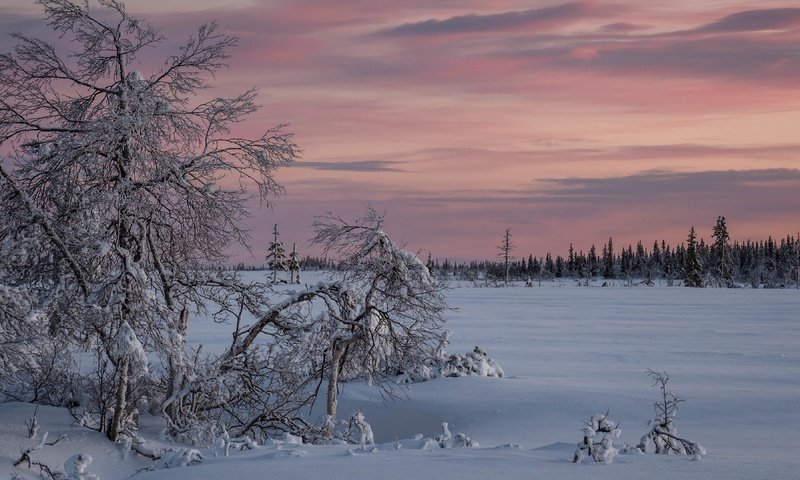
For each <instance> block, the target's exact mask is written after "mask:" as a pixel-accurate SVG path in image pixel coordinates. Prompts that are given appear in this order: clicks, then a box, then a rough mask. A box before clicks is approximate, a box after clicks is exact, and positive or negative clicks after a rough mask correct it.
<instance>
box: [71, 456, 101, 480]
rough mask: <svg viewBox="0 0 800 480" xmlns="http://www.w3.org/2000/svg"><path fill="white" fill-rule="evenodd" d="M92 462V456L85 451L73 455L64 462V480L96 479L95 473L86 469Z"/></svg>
mask: <svg viewBox="0 0 800 480" xmlns="http://www.w3.org/2000/svg"><path fill="white" fill-rule="evenodd" d="M91 463H92V456H91V455H87V454H85V453H79V454H77V455H73V456H71V457H69V458H68V459H67V461H66V462H64V474H65V475H66V480H97V475H94V474H91V473H88V472H87V471H86V470H87V469H88V468H89V464H91Z"/></svg>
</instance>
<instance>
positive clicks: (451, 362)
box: [397, 346, 505, 383]
mask: <svg viewBox="0 0 800 480" xmlns="http://www.w3.org/2000/svg"><path fill="white" fill-rule="evenodd" d="M466 376H478V377H497V378H503V377H504V376H505V373H504V372H503V368H502V367H501V366H500V365H499V364H498V363H497V362H495V361H494V360H493V359H491V358H489V357H488V356H487V355H486V351H484V350H483V349H482V348H480V347H478V346H476V347H475V348H474V349H473V350H472V351H471V352H468V353H467V354H465V355H456V354H452V355H447V354H446V353H442V354H441V355H440V356H439V357H438V358H435V359H428V360H426V361H425V362H423V363H422V364H421V365H418V366H416V367H414V368H413V369H410V370H408V371H406V372H404V373H402V374H400V376H398V378H397V383H418V382H425V381H427V380H431V379H434V378H438V377H466Z"/></svg>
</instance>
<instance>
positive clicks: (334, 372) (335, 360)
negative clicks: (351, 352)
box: [326, 342, 346, 419]
mask: <svg viewBox="0 0 800 480" xmlns="http://www.w3.org/2000/svg"><path fill="white" fill-rule="evenodd" d="M345 345H346V344H345V343H340V342H336V343H334V344H333V357H332V358H331V371H330V374H329V375H328V404H327V407H328V408H327V412H326V413H327V414H328V416H330V417H331V419H335V418H336V393H337V391H338V389H339V366H340V364H341V363H342V358H343V357H344V350H345Z"/></svg>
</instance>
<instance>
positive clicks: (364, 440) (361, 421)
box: [348, 411, 375, 445]
mask: <svg viewBox="0 0 800 480" xmlns="http://www.w3.org/2000/svg"><path fill="white" fill-rule="evenodd" d="M349 432H350V433H349V435H348V437H349V438H350V439H354V437H355V436H356V435H358V439H357V440H354V442H353V443H357V444H359V445H375V438H374V437H373V435H372V426H371V425H370V424H369V423H368V422H367V419H366V417H364V413H363V412H361V411H358V412H356V413H354V414H353V416H352V417H350V427H349Z"/></svg>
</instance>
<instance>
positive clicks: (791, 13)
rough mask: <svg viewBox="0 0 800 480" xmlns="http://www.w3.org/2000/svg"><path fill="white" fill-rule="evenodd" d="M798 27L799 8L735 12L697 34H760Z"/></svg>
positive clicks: (701, 28) (701, 29) (705, 26)
mask: <svg viewBox="0 0 800 480" xmlns="http://www.w3.org/2000/svg"><path fill="white" fill-rule="evenodd" d="M798 26H800V8H770V9H760V10H746V11H743V12H737V13H734V14H731V15H728V16H727V17H724V18H721V19H719V20H717V21H716V22H713V23H709V24H707V25H704V26H702V27H700V28H698V29H697V30H696V31H698V32H760V31H764V30H781V29H786V28H793V27H798Z"/></svg>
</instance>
